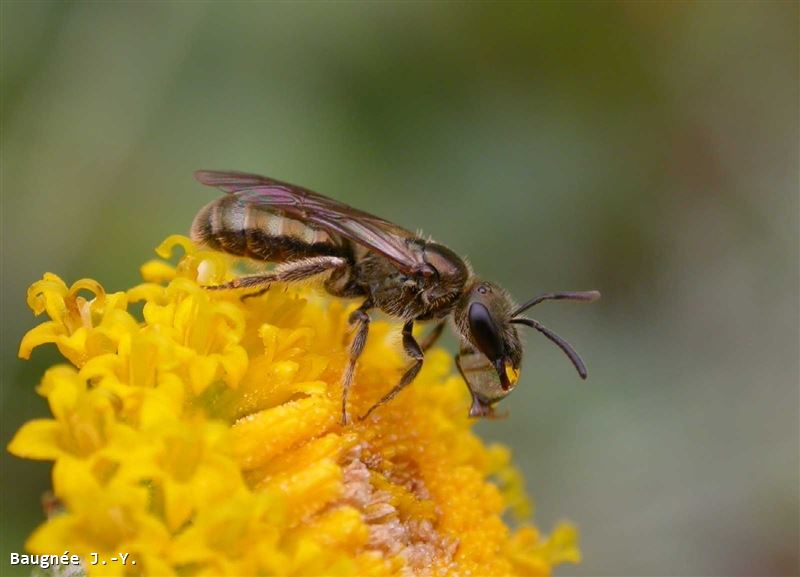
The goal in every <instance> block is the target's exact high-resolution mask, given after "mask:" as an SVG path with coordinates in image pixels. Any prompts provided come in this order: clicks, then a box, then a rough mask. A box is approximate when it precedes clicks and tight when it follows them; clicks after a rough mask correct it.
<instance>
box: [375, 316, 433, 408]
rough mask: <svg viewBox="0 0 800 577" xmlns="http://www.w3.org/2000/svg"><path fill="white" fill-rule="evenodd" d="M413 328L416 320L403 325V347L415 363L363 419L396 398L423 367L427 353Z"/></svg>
mask: <svg viewBox="0 0 800 577" xmlns="http://www.w3.org/2000/svg"><path fill="white" fill-rule="evenodd" d="M413 329H414V321H408V322H407V323H406V324H404V325H403V349H404V350H405V352H406V354H407V355H408V356H409V357H411V358H412V359H413V360H414V363H413V364H412V365H411V366H410V367H408V368H407V369H406V372H405V373H403V376H402V377H401V378H400V382H399V383H397V384H396V385H395V386H394V388H393V389H392V390H391V391H389V392H388V393H386V394H385V395H384V396H383V398H382V399H381V400H380V401H378V402H377V403H375V404H374V405H372V406H371V407H370V409H369V410H368V411H367V412H366V413H364V415H363V416H362V417H361V420H364V419H366V418H367V417H369V416H370V414H371V413H372V411H374V410H375V409H377V408H378V407H380V406H381V405H385V404H386V403H388V402H389V401H391V400H392V399H394V398H395V397H396V396H397V394H398V393H399V392H400V391H402V390H403V389H404V388H406V387H407V386H408V385H409V384H411V383H412V382H413V380H414V379H415V378H416V377H417V374H418V373H419V371H420V369H422V362H423V360H424V359H425V354H424V353H423V352H422V348H420V346H419V343H417V341H416V339H414V335H413V334H412V330H413ZM440 332H441V331H440Z"/></svg>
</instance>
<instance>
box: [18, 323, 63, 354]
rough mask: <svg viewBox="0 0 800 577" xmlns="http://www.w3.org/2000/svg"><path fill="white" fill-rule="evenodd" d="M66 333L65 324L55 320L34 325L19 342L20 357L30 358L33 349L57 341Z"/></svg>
mask: <svg viewBox="0 0 800 577" xmlns="http://www.w3.org/2000/svg"><path fill="white" fill-rule="evenodd" d="M65 334H66V329H65V328H64V325H62V324H60V323H57V322H55V321H47V322H44V323H42V324H40V325H37V326H35V327H33V328H32V329H31V330H29V331H28V332H27V333H25V336H24V337H22V342H20V344H19V352H18V353H17V354H18V355H19V358H21V359H26V360H27V359H29V358H30V357H31V351H33V349H35V348H36V347H38V346H39V345H43V344H45V343H55V342H58V339H59V338H60V337H61V336H63V335H65Z"/></svg>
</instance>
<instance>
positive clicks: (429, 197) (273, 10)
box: [2, 2, 800, 576]
mask: <svg viewBox="0 0 800 577" xmlns="http://www.w3.org/2000/svg"><path fill="white" fill-rule="evenodd" d="M2 99H3V102H2V103H3V107H2V153H3V157H2V219H3V220H2V227H3V229H2V234H3V237H2V276H3V281H2V290H3V293H2V306H3V318H2V371H3V373H2V404H3V405H2V406H3V415H2V442H3V444H4V445H5V444H6V443H7V442H8V440H9V439H10V437H11V435H12V434H13V432H14V431H15V430H16V429H17V428H18V426H19V425H20V423H21V422H23V421H24V420H26V419H30V418H33V417H38V416H43V415H45V414H46V412H47V408H46V405H45V403H44V402H43V401H42V400H41V399H39V398H38V397H37V396H36V395H35V393H34V391H33V389H34V386H35V385H36V383H37V382H38V380H39V378H40V376H41V374H42V372H43V371H44V369H45V367H46V366H48V365H49V364H51V363H53V362H55V361H56V359H58V358H59V357H58V355H57V354H56V353H55V352H54V349H53V348H52V347H47V348H46V350H45V349H43V350H38V351H37V352H36V353H35V354H34V357H33V360H32V361H31V362H28V363H24V362H22V361H20V360H18V359H17V358H16V350H17V344H18V342H19V339H20V338H21V336H22V335H23V334H24V332H25V331H27V330H28V329H30V328H31V327H33V326H34V325H35V324H36V323H37V322H38V321H37V320H35V319H34V318H33V317H32V315H31V313H30V311H29V310H28V309H27V308H26V306H25V289H26V286H27V285H28V284H30V283H31V282H33V281H34V280H36V279H38V278H40V277H41V274H42V273H43V272H45V271H51V272H54V273H57V274H59V275H61V276H63V278H65V279H66V280H67V281H68V282H70V281H73V280H76V279H78V278H81V277H85V276H91V277H93V278H96V279H98V280H99V281H101V282H102V283H103V284H104V285H105V286H106V287H107V288H108V289H110V290H120V289H123V288H125V287H128V286H130V285H131V284H133V283H135V282H137V279H138V266H139V264H140V263H142V262H144V261H145V260H147V259H149V258H150V257H151V256H152V255H153V247H155V246H156V245H157V244H158V243H159V242H160V241H161V240H162V239H163V238H164V237H165V236H167V235H168V234H171V233H175V232H181V233H185V232H187V230H188V227H189V224H190V222H191V220H192V217H193V216H194V214H195V212H196V211H197V210H198V209H199V208H200V206H202V205H203V204H204V203H206V202H207V201H209V200H210V199H212V198H214V197H215V196H216V194H215V192H214V191H212V190H210V189H206V188H204V187H201V186H200V185H199V184H197V183H195V182H194V180H193V179H192V171H193V170H195V169H198V168H231V169H239V170H249V171H255V172H259V173H264V174H268V175H271V176H275V177H278V178H281V179H285V180H289V181H291V182H297V183H299V184H304V185H306V186H308V187H311V188H313V189H316V190H319V191H321V192H323V193H324V194H328V195H331V196H334V197H336V198H338V199H340V200H343V201H345V202H347V203H350V204H352V205H355V206H357V207H360V208H363V209H366V210H369V211H372V212H375V213H378V214H379V215H381V216H384V217H386V218H389V219H391V220H394V221H396V222H398V223H399V224H402V225H405V226H407V227H409V228H412V229H415V228H421V229H422V230H424V232H425V233H429V234H432V235H433V236H435V237H436V238H437V239H438V240H440V241H442V242H444V243H445V244H447V245H449V246H450V247H451V248H453V249H454V250H456V251H457V252H458V253H460V254H463V255H467V256H468V257H469V258H470V259H471V261H472V263H473V265H474V267H475V269H476V270H477V271H478V272H479V273H480V274H481V275H483V276H485V277H486V278H488V279H492V280H495V281H497V282H499V283H500V284H502V285H503V286H505V287H506V288H508V289H509V290H510V291H511V292H512V294H514V295H515V296H516V298H517V299H518V300H523V299H526V298H528V297H530V296H532V295H534V294H537V293H540V292H545V291H551V290H566V289H573V290H574V289H592V288H597V289H600V290H601V291H602V292H603V300H602V301H600V302H599V303H597V304H593V305H590V306H586V305H576V304H569V303H567V304H561V303H550V304H546V305H542V306H541V308H538V309H537V310H536V316H537V317H538V318H539V319H541V320H542V321H543V322H544V323H545V324H547V325H548V326H550V327H552V328H554V329H556V330H557V331H558V332H559V333H560V334H562V335H563V336H564V337H566V338H568V339H569V340H570V341H571V342H572V343H573V344H574V346H575V347H576V348H577V349H578V350H579V351H580V352H581V353H582V355H583V356H584V357H585V359H586V361H587V363H588V365H589V371H590V377H589V380H588V382H581V381H580V380H579V379H578V378H577V376H576V374H575V372H574V370H573V369H572V367H571V366H570V365H569V363H568V362H567V360H566V359H565V358H564V357H563V355H562V354H561V353H560V352H559V351H558V350H557V349H556V348H555V347H554V346H552V345H551V344H550V343H549V342H548V341H546V340H544V339H542V338H541V337H540V336H539V335H537V334H530V335H528V338H527V341H528V346H527V354H526V358H525V370H524V372H523V378H522V381H521V383H520V386H519V388H518V389H517V391H516V392H515V393H514V395H513V396H512V398H511V401H509V402H506V403H505V404H506V406H507V407H509V408H510V409H511V416H510V418H508V419H507V420H505V421H499V422H491V423H481V424H480V425H479V430H480V432H481V434H482V435H484V436H485V437H486V438H489V439H493V440H500V441H503V442H505V443H508V444H510V445H511V446H512V447H513V448H514V450H515V452H516V458H517V461H518V463H519V465H520V466H521V468H522V469H523V470H524V472H525V474H526V477H527V481H528V487H529V489H530V490H531V492H532V494H533V495H534V498H535V499H536V502H537V509H536V520H537V522H538V523H539V525H540V526H541V527H542V528H543V529H545V530H548V529H549V528H550V527H552V526H553V524H554V523H555V522H556V521H558V520H559V519H561V518H569V519H571V520H573V521H575V522H576V523H577V524H578V525H579V527H580V529H581V535H582V548H583V552H584V556H585V561H584V563H583V564H582V565H579V566H566V567H562V568H561V569H559V571H558V573H559V574H560V575H720V576H722V575H726V576H727V575H797V574H798V572H800V567H798V563H800V562H799V561H798V542H799V540H800V532H799V531H798V483H799V480H798V469H799V467H798V465H799V463H798V455H799V449H800V447H799V444H800V428H799V425H798V423H799V422H800V420H799V419H798V411H799V410H800V398H799V395H798V4H797V3H794V2H783V3H769V2H713V3H712V2H707V3H691V4H688V3H677V2H676V3H656V2H635V3H634V2H632V3H615V4H603V3H596V2H592V3H569V4H558V3H541V4H453V3H447V4H444V3H442V4H421V3H403V4H390V3H380V4H378V3H376V4H360V3H336V4H322V3H304V4H267V3H237V4H233V3H229V4H224V5H223V4H211V3H200V2H191V3H178V2H176V3H170V4H155V3H124V2H119V3H71V2H65V3H47V2H36V3H34V2H3V3H2ZM447 344H448V345H449V346H451V347H452V346H453V340H452V339H451V340H449V341H447ZM465 410H466V407H465ZM48 472H49V466H48V465H47V464H44V463H33V462H22V461H20V460H18V459H14V458H12V457H9V456H7V455H4V456H3V465H2V483H3V488H2V545H3V553H2V555H3V557H2V562H3V566H4V569H5V572H6V573H4V574H11V573H12V572H11V570H10V569H9V567H8V566H7V565H6V563H7V560H8V552H9V551H20V550H21V546H22V542H23V540H24V537H25V535H27V534H28V533H29V532H30V531H31V530H32V528H33V527H34V526H35V525H37V524H38V523H39V522H40V520H41V508H40V504H39V499H40V495H41V494H42V493H43V491H45V489H46V488H47V487H48V486H49V478H48Z"/></svg>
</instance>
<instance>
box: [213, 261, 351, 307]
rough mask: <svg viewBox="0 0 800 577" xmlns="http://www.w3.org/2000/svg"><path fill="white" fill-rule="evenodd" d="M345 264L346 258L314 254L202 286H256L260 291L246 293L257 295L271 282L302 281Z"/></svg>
mask: <svg viewBox="0 0 800 577" xmlns="http://www.w3.org/2000/svg"><path fill="white" fill-rule="evenodd" d="M346 265H347V260H345V259H343V258H341V257H338V256H315V257H312V258H303V259H299V260H292V261H288V262H284V263H281V264H279V265H278V266H276V267H275V268H274V269H273V270H271V271H269V272H268V273H265V274H260V275H253V276H243V277H239V278H235V279H233V280H232V281H230V282H226V283H224V284H219V285H211V286H206V287H204V288H206V289H208V290H224V289H239V288H258V289H261V291H260V292H257V293H253V294H252V295H248V297H249V296H258V295H260V294H263V293H264V292H266V291H268V290H269V286H270V285H271V284H272V283H275V282H287V283H291V282H298V281H303V280H306V279H310V278H312V277H315V276H317V275H320V274H322V273H325V272H331V271H332V270H333V269H337V268H339V267H343V266H346Z"/></svg>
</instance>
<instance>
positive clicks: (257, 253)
mask: <svg viewBox="0 0 800 577" xmlns="http://www.w3.org/2000/svg"><path fill="white" fill-rule="evenodd" d="M192 240H194V241H195V242H197V243H202V244H205V245H207V246H209V247H210V248H213V249H216V250H221V251H225V252H227V253H230V254H233V255H236V256H244V257H248V258H252V259H257V260H264V261H268V262H286V261H291V260H297V259H300V258H309V257H314V256H323V255H337V256H346V255H348V253H349V252H350V246H349V242H348V241H346V240H345V239H342V238H341V237H340V236H338V235H335V234H330V233H328V232H327V231H325V230H322V229H319V228H313V227H311V226H309V225H308V224H306V223H303V222H301V221H299V220H295V219H292V218H287V217H285V216H282V215H281V214H280V213H278V212H268V211H267V210H265V209H264V208H263V207H255V206H252V205H248V204H245V203H242V202H241V201H240V200H239V199H238V198H237V197H236V196H235V195H233V194H230V195H226V196H223V197H222V198H219V199H217V200H215V201H214V202H212V203H210V204H208V205H206V206H205V207H203V208H202V209H201V210H200V212H199V213H197V216H196V217H195V219H194V222H193V223H192Z"/></svg>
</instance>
